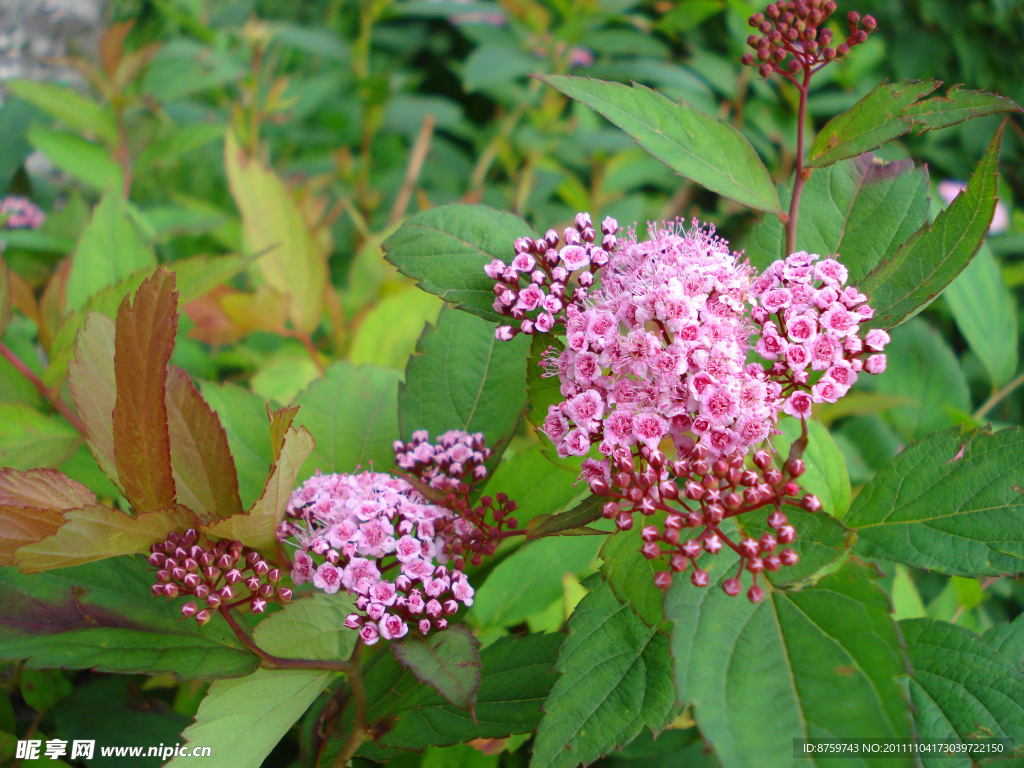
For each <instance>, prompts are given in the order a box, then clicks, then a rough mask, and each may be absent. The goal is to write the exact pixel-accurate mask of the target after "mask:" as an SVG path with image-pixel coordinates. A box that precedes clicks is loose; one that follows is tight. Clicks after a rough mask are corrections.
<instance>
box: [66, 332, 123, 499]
mask: <svg viewBox="0 0 1024 768" xmlns="http://www.w3.org/2000/svg"><path fill="white" fill-rule="evenodd" d="M116 380H117V375H116V373H115V371H114V321H113V320H111V319H110V318H109V317H106V316H105V315H101V314H99V313H98V312H96V313H93V314H90V315H89V317H88V319H86V321H85V324H84V325H83V326H82V332H81V333H80V334H79V335H78V342H77V344H76V345H75V357H74V360H72V361H71V362H70V363H69V364H68V385H69V386H70V388H71V397H72V399H73V400H74V401H75V406H76V408H77V409H78V416H79V418H81V420H82V423H84V424H85V431H86V438H85V439H86V442H87V443H88V444H89V450H91V451H92V455H93V456H94V457H95V458H96V463H97V464H98V465H99V468H100V469H101V470H103V473H104V474H105V475H106V476H107V477H109V478H110V479H111V480H113V481H114V483H115V484H117V485H120V481H119V480H118V479H117V461H116V459H115V457H114V405H115V404H116V402H117V381H116Z"/></svg>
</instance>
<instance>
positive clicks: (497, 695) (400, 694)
mask: <svg viewBox="0 0 1024 768" xmlns="http://www.w3.org/2000/svg"><path fill="white" fill-rule="evenodd" d="M444 631H445V632H447V631H449V630H447V629H446V630H444ZM561 640H562V638H561V635H554V634H552V635H545V634H530V635H525V636H522V637H515V638H513V637H502V638H499V639H498V640H496V641H495V642H494V643H492V644H491V645H489V646H487V648H485V649H484V650H483V652H482V653H481V654H480V659H481V663H482V664H483V672H482V675H481V678H480V690H479V692H478V693H477V699H476V706H475V708H474V711H473V714H474V715H475V718H474V717H473V715H471V714H470V713H469V712H467V711H466V710H463V709H458V708H457V707H455V706H454V705H452V704H449V703H448V702H447V701H445V700H444V699H443V698H442V697H441V695H440V694H438V693H436V692H435V691H434V689H433V688H431V687H430V686H427V685H422V684H421V683H419V681H418V680H417V679H416V678H415V677H414V676H413V674H412V673H411V672H409V671H408V670H405V669H403V668H402V667H401V665H399V664H398V662H397V661H395V659H394V657H393V656H392V655H391V654H381V655H380V657H379V660H378V661H377V662H376V663H375V664H374V665H373V667H372V668H371V669H369V670H367V673H366V698H367V701H368V703H369V714H368V719H369V722H371V723H373V722H378V723H381V724H382V725H383V726H386V727H387V730H386V732H385V733H384V735H383V736H382V737H381V738H380V740H379V743H380V747H378V746H377V745H376V744H373V743H368V744H366V745H364V746H363V748H362V749H361V750H360V754H362V755H372V756H374V757H378V756H381V757H383V756H384V755H391V756H393V755H394V754H396V753H395V750H396V749H406V750H417V751H418V750H421V749H423V748H424V747H428V746H448V745H451V744H459V743H463V742H467V741H471V740H473V739H500V738H504V737H506V736H509V735H511V734H518V733H530V732H531V731H533V730H534V729H535V728H536V727H537V722H538V721H539V720H540V717H541V712H540V705H541V702H543V701H544V698H545V697H546V696H547V695H548V692H549V691H550V690H551V686H552V684H553V683H554V682H555V680H556V677H555V675H553V674H550V672H551V667H552V665H553V664H554V663H555V658H556V656H557V654H558V647H559V645H560V643H561ZM351 723H352V715H351V712H350V711H349V710H348V709H346V711H345V712H344V713H343V714H342V718H341V721H340V722H339V723H338V725H337V726H336V727H335V730H334V732H333V733H332V734H331V735H330V736H329V737H328V739H327V742H326V743H325V744H324V747H323V750H322V753H321V762H324V763H329V761H330V760H331V759H333V757H334V755H336V754H337V752H338V750H339V749H340V747H341V744H342V743H343V741H344V739H345V737H346V736H347V735H348V732H349V730H350V729H351ZM382 730H384V729H383V728H382ZM382 747H383V749H382ZM385 750H387V751H385Z"/></svg>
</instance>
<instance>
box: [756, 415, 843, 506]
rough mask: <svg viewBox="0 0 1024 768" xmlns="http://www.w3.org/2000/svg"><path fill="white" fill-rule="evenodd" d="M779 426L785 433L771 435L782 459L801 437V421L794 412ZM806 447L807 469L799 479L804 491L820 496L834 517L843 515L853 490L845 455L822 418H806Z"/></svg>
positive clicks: (805, 460) (783, 419)
mask: <svg viewBox="0 0 1024 768" xmlns="http://www.w3.org/2000/svg"><path fill="white" fill-rule="evenodd" d="M776 428H777V429H778V430H779V431H780V432H781V433H782V434H781V435H774V436H773V437H772V446H774V448H775V450H776V451H778V457H779V459H780V460H784V459H785V457H786V456H788V455H789V448H790V446H791V445H793V443H794V442H795V441H796V440H797V438H799V437H800V422H799V420H797V419H794V418H792V417H791V416H785V417H783V418H781V419H779V423H778V424H777V425H776ZM807 438H808V439H807V447H806V448H805V449H804V453H803V460H804V463H805V464H806V465H807V471H806V472H804V474H802V475H801V476H800V478H799V480H798V482H799V483H800V488H801V493H813V494H814V495H816V496H817V497H818V498H819V499H820V500H821V508H822V509H823V510H824V511H825V512H828V513H829V514H830V515H832V516H833V517H838V518H842V517H843V516H844V515H845V514H846V512H847V510H848V509H849V508H850V498H851V496H852V493H853V492H852V490H851V488H850V476H849V475H848V474H847V472H846V459H845V458H844V457H843V452H842V451H840V450H839V446H837V445H836V443H835V441H834V440H833V439H832V435H830V434H829V431H828V430H827V429H825V427H823V426H822V425H821V424H820V423H819V422H817V421H814V420H811V421H808V422H807Z"/></svg>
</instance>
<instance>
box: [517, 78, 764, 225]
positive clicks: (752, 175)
mask: <svg viewBox="0 0 1024 768" xmlns="http://www.w3.org/2000/svg"><path fill="white" fill-rule="evenodd" d="M537 77H538V79H539V80H541V81H543V82H545V83H547V84H548V85H550V86H551V87H552V88H555V89H556V90H558V91H561V92H562V93H564V94H565V95H566V96H568V97H569V98H571V99H575V100H576V101H579V102H581V103H583V104H586V105H587V106H588V107H590V108H591V109H594V110H596V111H598V112H600V113H601V114H602V115H604V116H605V117H606V118H608V119H609V120H610V121H611V122H613V123H615V125H617V126H618V127H619V128H621V129H622V130H624V131H625V132H626V133H628V134H629V135H630V136H632V137H633V139H634V140H635V141H636V143H637V144H639V145H640V146H641V147H643V148H644V149H646V150H647V151H648V152H649V153H651V154H652V155H653V156H654V157H656V158H658V159H659V160H661V162H663V163H665V165H667V166H668V167H669V168H671V169H672V170H674V171H675V172H676V173H678V174H679V175H680V176H685V177H686V178H688V179H691V180H693V181H695V182H697V183H698V184H700V185H701V186H703V187H706V188H707V189H710V190H711V191H712V192H717V193H718V194H720V195H722V196H723V197H727V198H729V199H731V200H735V201H737V202H739V203H742V204H743V205H747V206H749V207H751V208H756V209H758V210H760V211H770V212H772V213H779V212H781V211H782V206H781V205H780V203H779V196H778V193H776V191H775V185H774V184H773V183H772V179H771V176H770V175H769V174H768V170H767V169H766V168H765V167H764V163H762V162H761V159H760V158H759V157H758V156H757V153H756V152H755V151H754V148H753V147H751V146H750V142H748V141H747V140H746V138H744V136H743V134H741V133H740V132H739V131H738V130H737V129H736V128H735V127H733V126H732V125H730V124H729V123H727V122H725V121H724V120H722V119H721V118H719V117H714V116H712V115H708V114H705V113H703V112H701V111H700V110H698V109H694V108H693V107H691V106H690V105H689V104H686V103H685V102H680V103H678V104H677V103H675V102H673V101H671V100H670V99H667V98H665V97H664V96H662V95H661V94H659V93H658V92H657V91H654V90H651V89H650V88H646V87H644V86H642V85H639V84H637V83H634V84H633V87H632V88H630V87H629V86H626V85H622V84H621V83H607V82H604V81H601V80H593V79H591V78H584V77H572V76H569V75H538V76H537Z"/></svg>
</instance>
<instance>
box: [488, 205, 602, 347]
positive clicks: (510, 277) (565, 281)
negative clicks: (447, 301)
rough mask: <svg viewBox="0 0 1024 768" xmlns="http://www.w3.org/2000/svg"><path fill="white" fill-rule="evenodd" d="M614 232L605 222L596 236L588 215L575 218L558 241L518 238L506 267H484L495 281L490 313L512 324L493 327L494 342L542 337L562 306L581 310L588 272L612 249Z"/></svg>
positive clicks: (550, 235) (552, 234)
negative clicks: (502, 316) (527, 335)
mask: <svg viewBox="0 0 1024 768" xmlns="http://www.w3.org/2000/svg"><path fill="white" fill-rule="evenodd" d="M618 231H619V224H618V222H617V221H615V219H613V218H611V217H609V218H606V219H605V220H604V222H602V224H601V231H600V232H598V231H597V230H596V229H595V228H594V225H593V223H592V222H591V220H590V214H589V213H580V214H577V215H576V220H575V222H574V223H573V225H572V226H571V227H568V228H566V230H565V231H564V232H563V234H562V236H561V237H559V235H558V232H556V231H555V230H553V229H549V230H548V231H547V233H546V234H545V235H544V236H543V237H539V238H537V239H536V240H534V239H532V238H529V237H521V238H519V239H518V240H516V242H515V257H514V258H513V259H512V263H511V264H505V262H503V261H501V260H500V259H495V260H494V261H492V262H491V263H490V264H488V265H487V266H486V267H484V271H485V272H486V273H487V276H488V277H490V278H491V279H492V280H494V281H495V283H494V295H495V299H494V311H495V312H497V313H498V314H499V315H506V316H508V317H511V318H512V319H513V320H515V321H517V325H500V326H498V328H497V330H496V331H495V335H496V336H497V338H498V339H499V340H501V341H509V340H510V339H512V338H514V337H515V336H516V335H517V334H519V333H520V332H521V333H526V334H533V333H547V332H549V331H551V330H552V329H553V328H554V327H555V326H559V325H561V324H562V323H563V322H564V320H563V315H564V312H565V309H566V307H568V306H571V305H574V304H575V305H582V303H583V301H584V300H585V299H586V297H587V291H588V289H589V288H590V287H591V286H592V285H593V284H594V273H595V272H597V270H599V269H600V268H601V267H603V266H604V265H605V264H607V263H608V259H609V258H610V256H611V254H612V253H613V252H614V251H615V249H616V248H617V247H618V238H617V237H616V233H617V232H618ZM517 326H518V327H517Z"/></svg>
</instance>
